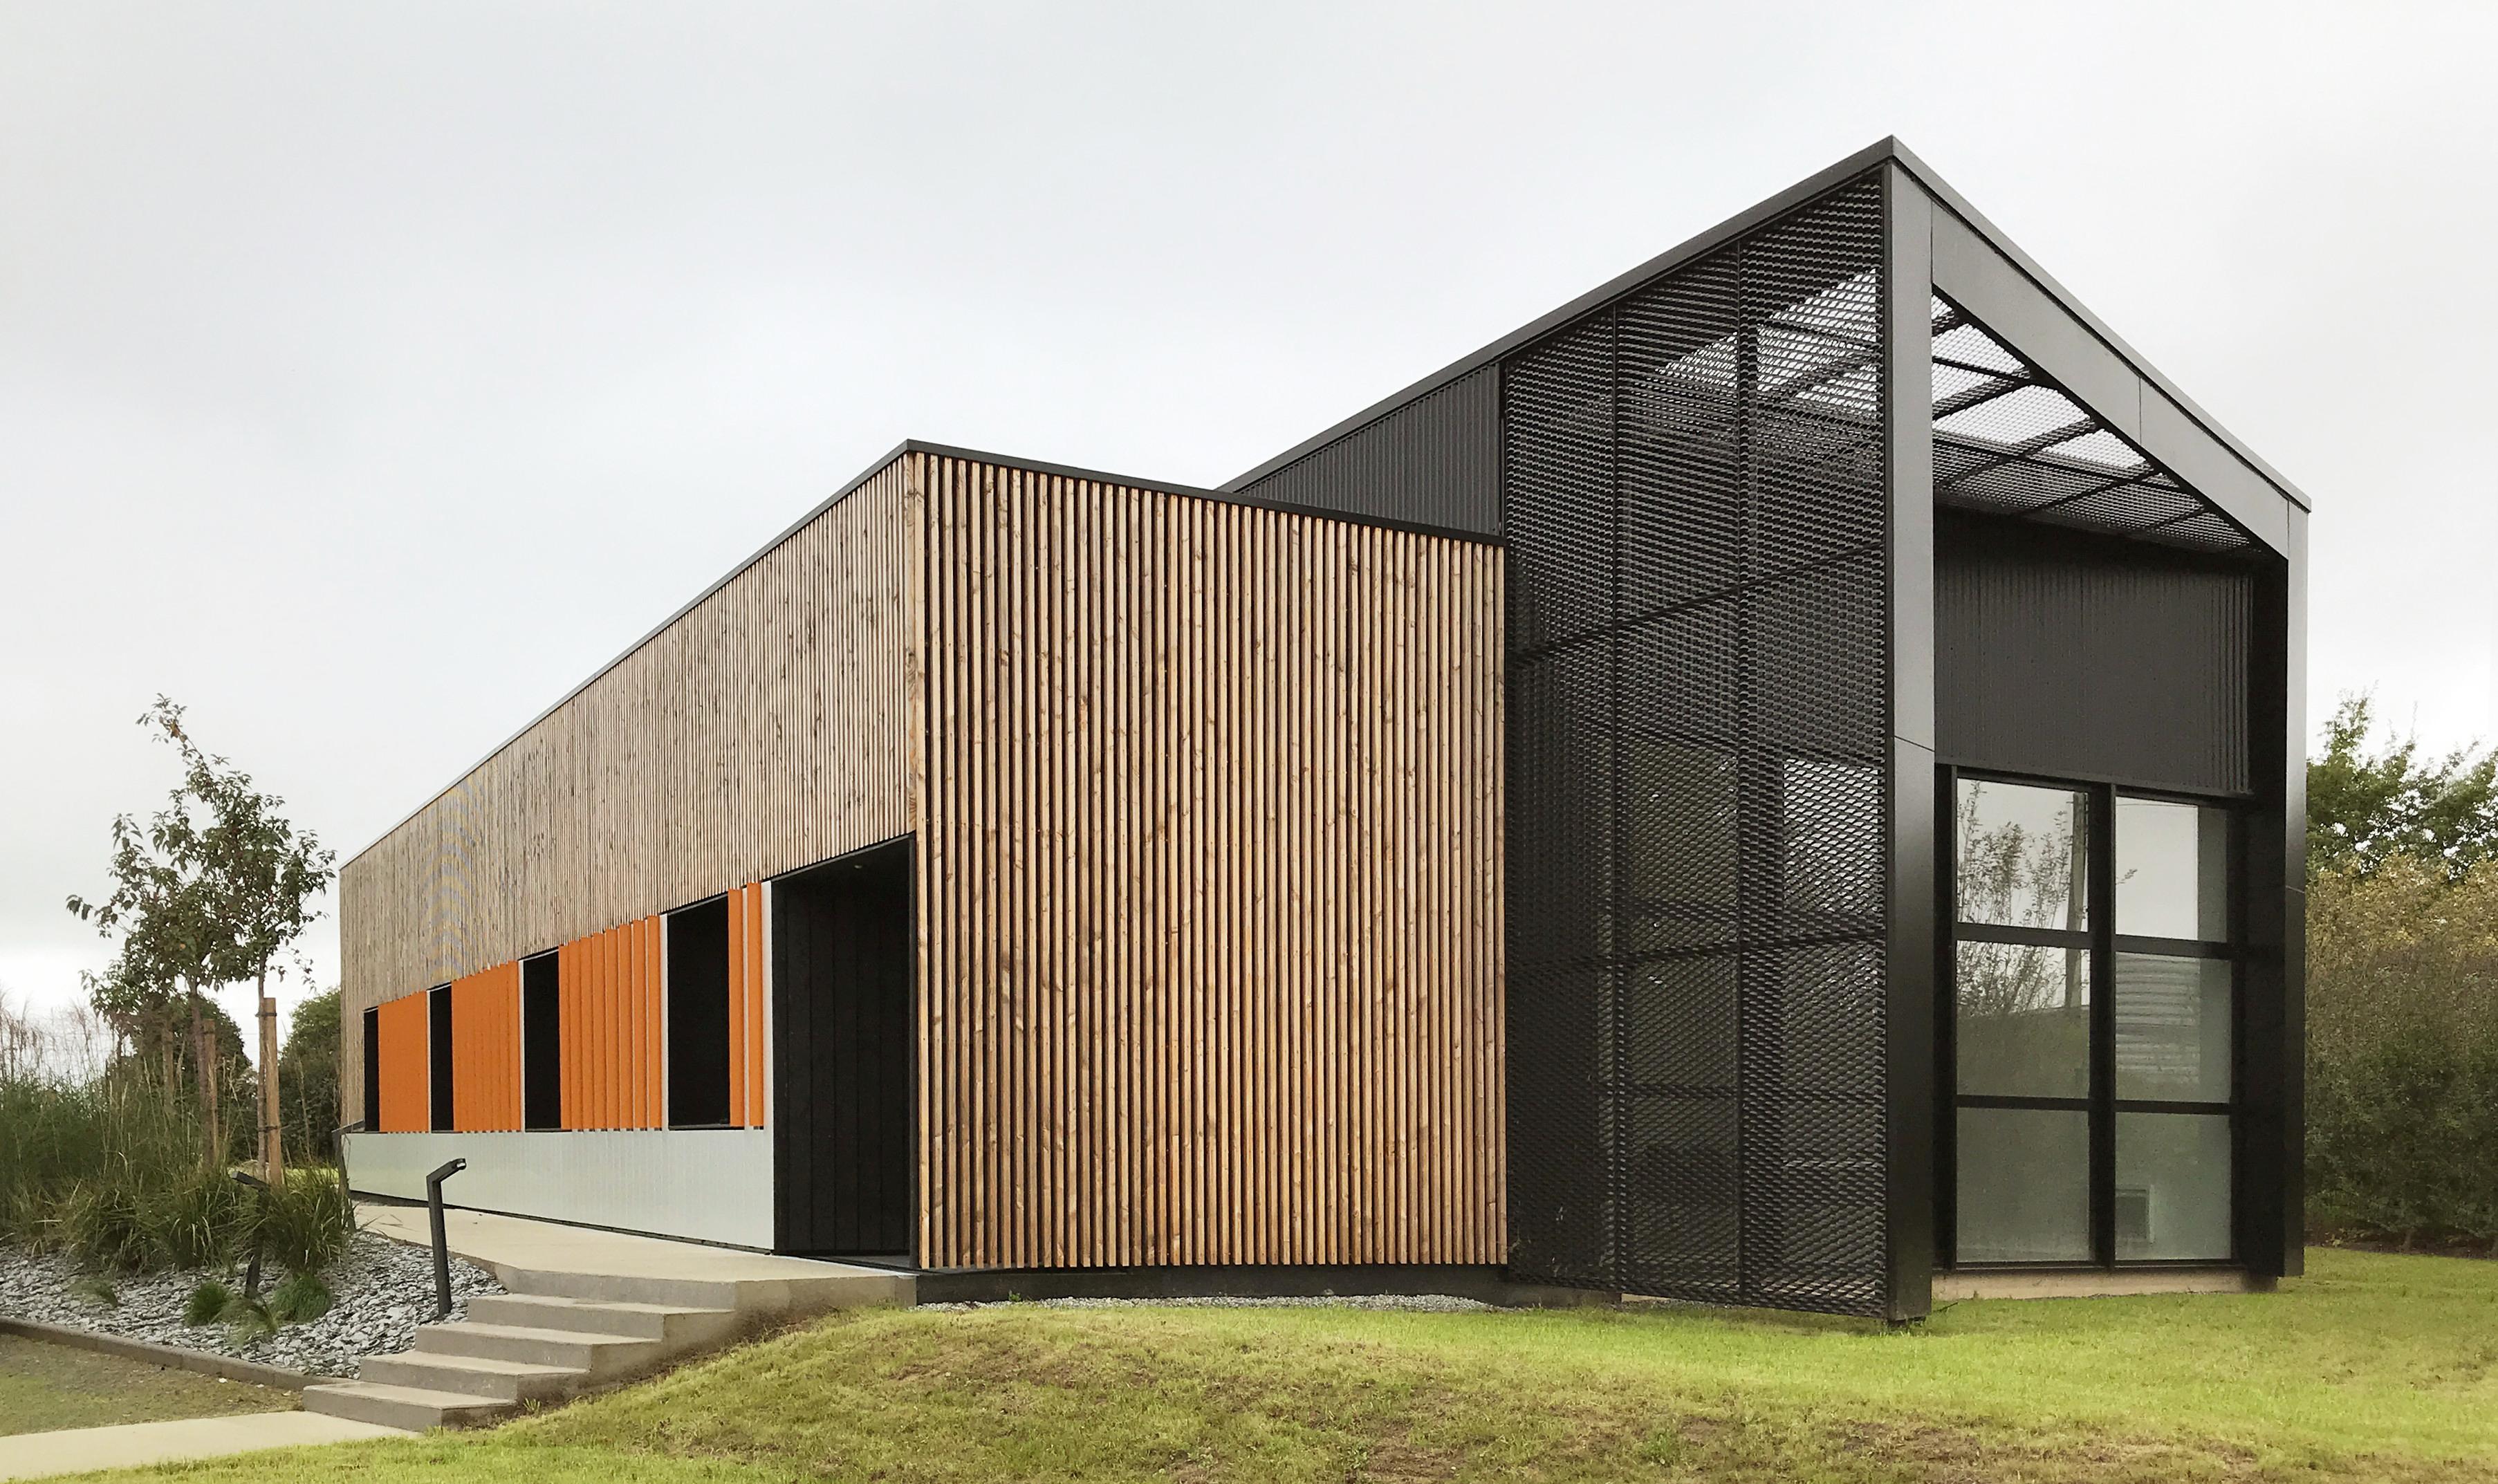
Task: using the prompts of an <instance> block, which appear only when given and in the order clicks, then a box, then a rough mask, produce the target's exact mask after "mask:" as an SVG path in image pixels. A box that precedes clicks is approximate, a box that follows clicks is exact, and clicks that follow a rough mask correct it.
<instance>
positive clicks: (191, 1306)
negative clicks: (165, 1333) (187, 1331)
mask: <svg viewBox="0 0 2498 1484" xmlns="http://www.w3.org/2000/svg"><path fill="white" fill-rule="evenodd" d="M234 1306H235V1291H234V1290H233V1289H231V1288H228V1287H227V1286H226V1285H225V1284H223V1283H221V1282H218V1281H217V1280H216V1279H215V1278H203V1279H201V1280H200V1286H198V1287H197V1288H194V1289H192V1290H191V1296H190V1297H189V1298H188V1299H185V1300H183V1301H182V1322H183V1323H184V1324H189V1325H202V1324H214V1323H216V1322H217V1321H218V1320H220V1319H223V1318H224V1317H225V1316H226V1310H227V1309H230V1308H232V1307H234Z"/></svg>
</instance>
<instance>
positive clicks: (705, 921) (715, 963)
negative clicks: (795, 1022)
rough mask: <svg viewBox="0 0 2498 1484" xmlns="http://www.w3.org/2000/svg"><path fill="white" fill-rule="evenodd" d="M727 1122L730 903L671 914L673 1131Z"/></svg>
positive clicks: (716, 900) (712, 902) (724, 901)
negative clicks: (674, 1129)
mask: <svg viewBox="0 0 2498 1484" xmlns="http://www.w3.org/2000/svg"><path fill="white" fill-rule="evenodd" d="M727 1122H728V899H727V898H726V897H715V898H713V899H712V900H710V901H708V902H704V903H703V904H701V905H700V906H697V907H688V908H686V909H684V910H683V911H679V912H672V913H670V914H668V1127H670V1128H720V1127H722V1126H724V1125H725V1124H726V1123H727Z"/></svg>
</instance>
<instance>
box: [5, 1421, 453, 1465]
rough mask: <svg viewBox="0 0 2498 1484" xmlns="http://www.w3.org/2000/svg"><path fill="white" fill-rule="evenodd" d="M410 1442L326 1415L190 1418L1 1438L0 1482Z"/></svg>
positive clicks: (395, 1432)
mask: <svg viewBox="0 0 2498 1484" xmlns="http://www.w3.org/2000/svg"><path fill="white" fill-rule="evenodd" d="M405 1436H408V1435H407V1434H405V1433H402V1432H400V1430H399V1429H397V1428H384V1427H375V1426H374V1425H372V1424H371V1423H369V1422H353V1421H350V1420H348V1419H347V1418H344V1417H324V1416H322V1415H321V1414H320V1413H318V1412H243V1413H240V1414H239V1415H237V1416H232V1417H188V1418H184V1419H182V1420H181V1421H178V1422H132V1423H126V1424H124V1425H122V1426H120V1427H112V1428H72V1429H69V1430H68V1431H66V1432H60V1433H20V1434H18V1435H16V1436H14V1437H0V1479H41V1478H46V1477H48V1476H50V1475H52V1474H56V1473H81V1472H84V1471H85V1470H87V1469H89V1468H133V1467H135V1466H137V1465H140V1464H172V1463H179V1462H182V1461H184V1460H186V1459H198V1458H224V1457H226V1456H227V1455H229V1454H234V1453H257V1452H259V1451H260V1450H262V1449H264V1448H294V1447H301V1446H303V1445H304V1444H307V1443H336V1442H361V1441H363V1440H364V1439H366V1438H368V1437H405Z"/></svg>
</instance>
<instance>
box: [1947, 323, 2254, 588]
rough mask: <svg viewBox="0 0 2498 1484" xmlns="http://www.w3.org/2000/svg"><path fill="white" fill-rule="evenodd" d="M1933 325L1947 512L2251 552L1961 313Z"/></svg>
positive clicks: (2242, 538)
mask: <svg viewBox="0 0 2498 1484" xmlns="http://www.w3.org/2000/svg"><path fill="white" fill-rule="evenodd" d="M1932 313H1933V333H1934V356H1935V380H1934V391H1935V500H1936V502H1937V503H1938V504H1945V505H1957V506H1959V507H1961V508H1962V509H1967V510H1984V511H1988V512H1991V513H1994V514H1998V515H2017V516H2020V517H2022V518H2023V519H2025V520H2034V521H2040V522H2043V523H2045V524H2048V525H2054V526H2069V527H2073V528H2076V529H2079V530H2084V531H2100V532H2110V533H2112V534H2116V535H2125V536H2131V537H2134V538H2137V539H2140V540H2146V541H2158V542H2162V543H2163V544H2166V545H2170V546H2185V547H2192V548H2194V550H2197V551H2237V550H2241V549H2243V548H2245V547H2248V546H2251V545H2253V544H2254V538H2253V537H2251V536H2249V535H2248V534H2247V533H2246V532H2244V531H2242V530H2240V529H2239V528H2238V526H2237V524H2236V523H2235V522H2234V521H2231V520H2230V519H2229V518H2228V517H2227V516H2226V515H2223V514H2222V513H2221V512H2220V508H2219V507H2218V506H2216V505H2214V504H2212V503H2211V502H2210V501H2208V500H2204V499H2203V498H2202V497H2201V496H2199V495H2196V494H2194V492H2193V491H2191V490H2189V489H2187V488H2185V487H2184V486H2183V485H2180V484H2179V483H2178V482H2177V481H2176V480H2175V479H2173V478H2171V477H2170V476H2169V475H2168V474H2167V473H2165V472H2164V471H2162V469H2161V468H2159V467H2158V466H2157V465H2155V464H2153V463H2152V462H2151V460H2150V458H2149V457H2148V456H2147V455H2145V454H2144V453H2143V452H2142V450H2140V449H2138V448H2136V447H2134V446H2133V445H2132V444H2131V443H2130V442H2128V441H2127V440H2126V439H2125V438H2124V437H2122V436H2119V435H2117V434H2116V433H2114V432H2111V431H2110V430H2109V429H2107V428H2106V427H2104V426H2102V425H2101V424H2100V423H2099V422H2098V419H2096V418H2094V417H2092V416H2091V415H2090V414H2089V413H2088V412H2085V411H2083V410H2082V408H2081V407H2080V406H2079V405H2077V404H2076V403H2073V401H2072V400H2071V399H2069V398H2067V397H2066V395H2065V394H2064V393H2063V392H2061V391H2059V390H2058V389H2057V388H2055V387H2054V386H2052V385H2050V384H2048V383H2047V382H2046V381H2044V380H2042V379H2041V378H2040V377H2039V375H2038V373H2037V372H2036V371H2034V369H2033V368H2032V367H2031V366H2030V365H2029V363H2027V362H2025V361H2023V360H2022V359H2021V357H2019V356H2018V355H2015V354H2014V353H2013V352H2012V351H2011V350H2009V349H2007V348H2006V347H2005V346H2004V344H2003V343H2002V341H2001V340H1998V339H1995V337H1993V336H1992V335H1989V334H1988V333H1987V332H1986V328H1985V327H1984V326H1982V325H1980V324H1978V323H1976V322H1975V321H1974V320H1972V319H1970V317H1969V315H1968V314H1966V313H1964V312H1963V311H1962V310H1961V309H1960V308H1959V307H1958V306H1955V305H1953V304H1951V303H1950V302H1949V301H1947V300H1943V299H1939V298H1938V299H1937V300H1935V301H1934V306H1933V311H1932Z"/></svg>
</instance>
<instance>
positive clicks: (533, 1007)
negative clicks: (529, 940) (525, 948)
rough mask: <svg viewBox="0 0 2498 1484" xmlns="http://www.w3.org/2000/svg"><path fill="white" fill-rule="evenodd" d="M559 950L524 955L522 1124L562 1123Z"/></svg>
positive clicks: (545, 1126) (558, 1125) (555, 1126)
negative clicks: (527, 956)
mask: <svg viewBox="0 0 2498 1484" xmlns="http://www.w3.org/2000/svg"><path fill="white" fill-rule="evenodd" d="M560 973H561V969H560V964H559V959H558V955H556V954H554V953H540V954H539V955H537V956H536V957H535V958H524V959H522V960H521V1126H522V1127H523V1128H531V1129H560V1128H561V1127H563V995H562V992H561V988H560V985H561V980H560V977H559V976H560Z"/></svg>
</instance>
